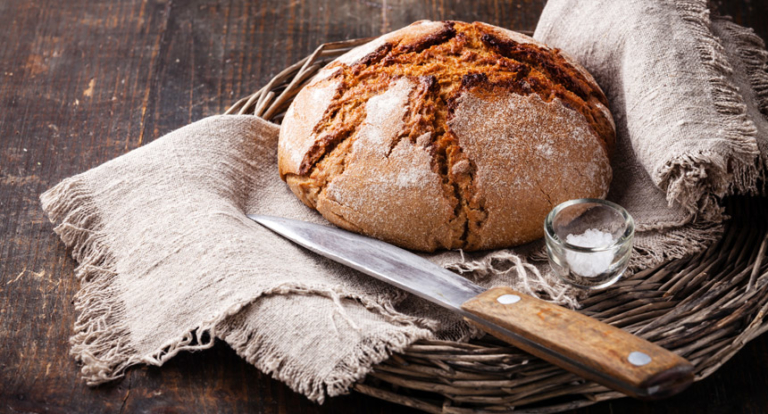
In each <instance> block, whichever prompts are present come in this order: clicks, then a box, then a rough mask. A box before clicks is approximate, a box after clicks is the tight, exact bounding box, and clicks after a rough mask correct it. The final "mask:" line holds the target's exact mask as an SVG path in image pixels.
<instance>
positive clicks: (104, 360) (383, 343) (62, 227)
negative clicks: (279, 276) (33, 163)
mask: <svg viewBox="0 0 768 414" xmlns="http://www.w3.org/2000/svg"><path fill="white" fill-rule="evenodd" d="M40 199H41V202H42V204H43V208H44V210H45V211H47V212H48V216H49V218H50V219H51V221H52V222H54V223H56V224H57V225H56V227H55V229H54V231H55V232H56V233H57V234H58V235H59V236H60V237H61V239H62V240H63V241H64V243H65V244H66V245H67V246H68V247H70V248H71V249H72V257H73V258H74V259H75V260H77V261H78V262H79V263H80V264H79V266H78V267H77V269H76V276H77V278H78V279H79V280H80V282H81V288H80V290H79V291H78V293H77V294H76V295H75V309H76V310H77V312H78V317H77V321H76V322H75V328H74V331H75V333H74V335H73V336H72V337H71V338H70V343H71V345H72V349H71V351H70V353H71V354H72V355H73V356H74V357H75V358H76V360H77V361H78V362H80V363H82V369H81V374H82V377H83V378H84V379H85V380H86V382H87V384H88V385H91V386H93V385H98V384H102V383H105V382H109V381H112V380H115V379H118V378H120V377H122V376H124V375H125V370H126V369H127V368H129V367H131V366H133V365H136V364H140V363H144V364H149V365H155V366H160V365H163V364H164V363H165V362H166V361H167V360H169V359H170V358H172V357H174V356H175V355H176V354H178V353H179V352H181V351H197V350H203V349H208V348H210V347H212V346H213V343H214V339H215V338H216V337H217V335H218V332H217V327H218V326H219V324H220V323H221V322H222V321H224V320H225V319H227V318H228V317H230V316H232V315H235V314H236V313H238V312H240V311H241V310H242V308H243V307H244V306H246V305H248V304H249V303H252V302H253V301H255V300H258V299H259V298H260V297H262V296H264V295H275V294H282V295H288V294H302V295H320V296H324V297H327V298H329V299H331V300H333V301H334V303H335V304H336V312H338V314H339V315H340V316H341V317H342V318H343V319H344V320H345V321H346V322H347V323H349V324H350V326H352V327H357V325H356V324H355V322H354V321H353V320H352V319H351V318H350V317H349V316H348V315H347V313H346V312H345V310H344V308H343V306H342V304H341V300H354V301H357V302H358V303H360V304H362V305H363V306H364V307H365V308H366V309H368V310H369V311H372V312H375V313H377V314H379V315H380V316H381V317H383V318H384V319H386V320H387V321H388V322H391V323H394V324H402V325H413V326H417V327H420V328H423V332H425V334H423V335H416V334H410V333H401V334H398V335H394V336H388V337H386V338H375V339H372V340H371V341H366V342H365V343H363V344H362V345H361V346H360V347H359V348H358V349H357V350H356V352H355V353H354V354H352V355H350V356H348V357H347V358H346V359H345V360H344V361H342V364H341V365H340V367H339V370H338V371H335V372H336V373H335V375H334V376H333V377H331V378H328V379H326V380H323V381H320V380H317V379H315V378H313V377H312V376H310V375H307V374H302V373H301V372H299V371H300V370H299V369H298V368H291V367H288V366H285V365H284V364H282V358H281V355H280V353H279V351H278V350H277V349H270V348H266V347H263V346H262V345H261V344H262V343H263V342H264V341H263V340H260V339H259V338H258V337H256V338H251V336H252V335H253V334H252V333H249V334H248V335H244V336H242V337H239V338H233V340H234V342H230V343H231V344H232V346H233V348H235V350H236V351H237V352H238V353H239V354H240V355H241V356H242V357H243V358H245V359H246V360H247V361H248V362H250V363H252V364H254V365H256V366H257V367H258V368H259V369H261V370H263V371H264V372H266V373H268V374H271V375H272V376H273V377H274V378H276V379H278V380H280V381H283V382H285V383H286V384H288V386H290V387H291V388H292V389H294V390H295V391H297V392H300V393H302V394H304V395H307V396H308V397H309V398H310V399H311V400H314V401H318V402H320V403H322V402H323V400H324V398H325V396H326V394H327V395H329V396H334V395H339V394H343V393H346V392H348V389H349V387H350V386H351V384H352V383H354V382H356V381H358V380H361V379H362V378H363V377H365V375H367V374H368V373H369V372H370V371H371V370H372V369H373V365H375V364H377V363H379V362H382V361H384V360H386V359H387V358H389V357H390V356H391V354H392V353H393V352H401V351H403V350H405V348H407V347H408V346H409V345H410V344H411V343H413V342H414V341H416V340H418V339H424V338H428V337H431V336H432V333H431V330H434V329H436V328H437V327H436V326H435V324H434V322H432V321H428V320H424V319H421V318H415V317H412V316H408V315H405V314H403V313H400V312H398V311H397V310H396V309H395V306H394V304H393V303H391V302H390V301H389V300H388V299H385V298H369V297H363V296H357V295H349V294H344V293H341V292H336V291H332V290H328V289H323V288H314V287H311V286H298V285H281V286H278V287H276V288H274V289H270V290H267V291H264V292H262V293H261V294H260V295H259V296H257V297H255V298H253V299H252V300H251V301H248V302H246V303H241V304H237V305H235V306H232V307H231V308H230V309H228V310H227V311H226V312H224V313H223V314H222V315H220V316H219V317H217V318H216V319H214V320H210V321H203V322H202V323H201V324H200V325H199V326H198V327H196V328H194V329H192V330H190V331H189V332H187V333H185V334H183V335H181V336H180V337H178V338H175V339H174V340H172V341H169V342H168V343H166V344H165V345H164V346H162V347H160V349H158V350H156V351H155V352H153V353H152V354H150V355H144V356H142V355H138V354H137V352H136V350H135V349H134V348H133V347H132V346H131V344H130V332H129V330H128V327H127V326H126V325H125V323H124V322H122V321H123V320H124V319H125V304H124V303H123V302H122V300H120V298H119V295H118V294H117V293H116V292H115V289H117V288H116V286H115V284H114V282H115V276H116V275H117V272H116V267H115V258H114V256H113V255H112V253H111V250H110V248H109V246H110V243H109V241H108V240H106V237H105V236H104V234H103V233H102V232H101V230H102V229H103V224H102V222H101V218H100V215H99V212H98V209H97V208H96V207H95V204H94V203H93V201H92V197H91V195H90V193H89V191H88V189H87V188H86V186H85V185H84V184H83V183H81V182H80V181H78V180H77V177H73V178H72V179H68V180H65V181H63V182H62V183H61V184H59V185H57V186H56V187H54V188H52V189H50V190H49V191H47V192H45V193H44V194H42V195H41V196H40ZM88 229H90V230H88ZM395 299H396V298H395ZM356 330H359V328H356ZM228 339H229V338H228Z"/></svg>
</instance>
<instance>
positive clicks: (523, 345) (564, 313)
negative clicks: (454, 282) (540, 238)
mask: <svg viewBox="0 0 768 414" xmlns="http://www.w3.org/2000/svg"><path fill="white" fill-rule="evenodd" d="M461 307H462V309H464V310H465V311H466V312H469V313H470V314H472V315H474V317H470V318H467V320H469V321H470V322H473V323H475V324H476V325H477V326H478V327H479V328H480V329H482V330H484V331H485V332H487V333H489V334H491V335H493V336H495V337H497V338H499V339H502V340H504V341H505V342H508V343H510V344H512V345H514V346H516V347H518V348H520V349H522V350H524V351H526V352H528V353H530V354H532V355H535V356H537V357H539V358H542V359H544V360H547V361H549V362H551V363H553V364H555V365H557V366H559V367H561V368H564V369H566V370H568V371H571V372H573V373H576V374H578V375H580V376H582V377H584V378H587V379H590V380H593V381H595V382H597V383H600V384H602V385H605V386H606V387H609V388H612V389H614V390H617V391H621V392H623V393H624V394H627V395H629V396H632V397H635V398H641V399H659V398H664V397H668V396H671V395H674V394H677V393H678V392H680V391H682V390H684V389H685V388H686V387H688V385H690V384H691V383H692V382H693V365H692V364H691V363H690V362H688V361H687V360H686V359H684V358H682V357H680V356H678V355H676V354H674V353H672V352H670V351H667V350H666V349H664V348H662V347H660V346H657V345H654V344H652V343H650V342H648V341H646V340H644V339H641V338H639V337H637V336H634V335H632V334H630V333H628V332H626V331H623V330H621V329H619V328H616V327H613V326H610V325H607V324H604V323H602V322H600V321H598V320H597V319H594V318H590V317H588V316H586V315H582V314H580V313H578V312H575V311H572V310H569V309H566V308H563V307H560V306H557V305H554V304H551V303H548V302H545V301H543V300H540V299H536V298H534V297H531V296H528V295H525V294H523V293H520V292H517V291H514V290H512V289H510V288H507V287H496V288H492V289H489V290H487V291H485V292H483V293H481V294H479V295H477V296H475V297H474V298H472V299H470V300H468V301H467V302H465V303H464V304H463V305H461ZM487 322H490V323H491V324H492V325H491V324H487ZM493 325H496V326H493ZM499 327H501V328H503V329H498V328H499ZM505 330H506V332H505ZM510 333H511V335H510Z"/></svg>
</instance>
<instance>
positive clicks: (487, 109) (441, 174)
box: [278, 21, 615, 251]
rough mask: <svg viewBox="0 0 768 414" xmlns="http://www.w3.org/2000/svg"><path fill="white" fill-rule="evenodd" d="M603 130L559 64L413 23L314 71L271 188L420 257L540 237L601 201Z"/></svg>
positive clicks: (534, 45)
mask: <svg viewBox="0 0 768 414" xmlns="http://www.w3.org/2000/svg"><path fill="white" fill-rule="evenodd" d="M614 145H615V128H614V125H613V119H612V118H611V115H610V112H608V110H607V101H606V100H605V96H604V94H603V93H602V91H601V90H600V88H599V87H598V86H597V84H596V83H595V81H594V79H593V78H592V77H591V76H590V75H589V73H587V72H586V70H584V69H583V68H582V67H581V66H579V65H578V64H577V63H576V62H574V61H573V59H572V58H570V57H568V56H566V55H564V54H563V53H562V52H560V51H558V50H556V49H550V48H549V47H547V46H546V45H543V44H542V43H540V42H537V41H535V40H534V39H531V38H529V37H527V36H524V35H522V34H519V33H515V32H511V31H509V30H506V29H501V28H498V27H495V26H491V25H487V24H484V23H472V24H467V23H461V22H430V21H420V22H416V23H414V24H412V25H411V26H408V27H406V28H403V29H401V30H398V31H395V32H392V33H389V34H387V35H384V36H382V37H380V38H378V39H376V40H374V41H372V42H370V43H368V44H366V45H363V46H361V47H359V48H356V49H354V50H352V51H350V52H348V53H347V54H345V55H344V56H342V57H340V58H338V59H337V60H336V61H334V62H333V63H331V64H330V65H328V66H327V67H326V68H324V69H323V70H322V71H320V73H318V75H317V76H316V77H315V78H314V79H313V80H312V81H311V82H310V84H309V85H308V86H307V87H305V88H304V89H303V90H302V91H301V92H300V93H299V94H298V96H297V97H296V99H295V100H294V102H293V103H292V104H291V107H290V108H289V110H288V112H287V113H286V116H285V119H284V120H283V125H282V127H281V131H280V140H279V145H278V165H279V170H280V175H281V177H282V178H283V179H284V180H285V181H286V182H287V183H288V185H289V187H290V188H291V190H292V191H293V192H294V193H295V194H296V195H297V196H298V197H299V198H300V199H301V200H302V201H303V202H304V203H305V204H307V205H308V206H310V207H312V208H316V209H317V210H318V211H319V212H320V213H321V214H323V216H325V217H326V218H327V219H328V220H329V221H331V222H333V223H334V224H336V225H339V226H340V227H343V228H346V229H349V230H352V231H356V232H360V233H363V234H367V235H370V236H373V237H377V238H380V239H383V240H386V241H388V242H391V243H395V244H398V245H400V246H403V247H406V248H410V249H414V250H422V251H434V250H437V249H451V248H462V249H465V250H481V249H490V248H499V247H509V246H514V245H519V244H523V243H527V242H530V241H532V240H534V239H536V238H539V237H541V236H542V234H543V230H542V222H543V219H544V217H545V216H546V214H547V213H548V212H549V210H550V209H551V208H552V207H554V205H556V204H558V203H560V202H563V201H566V200H568V199H572V198H581V197H605V195H606V194H607V191H608V186H609V184H610V179H611V169H610V162H609V158H610V154H611V152H612V149H613V146H614Z"/></svg>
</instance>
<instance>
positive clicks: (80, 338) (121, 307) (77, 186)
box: [40, 177, 140, 385]
mask: <svg viewBox="0 0 768 414" xmlns="http://www.w3.org/2000/svg"><path fill="white" fill-rule="evenodd" d="M40 200H41V202H42V204H43V209H44V210H45V211H47V212H48V216H49V218H50V219H51V221H52V222H53V223H56V224H57V226H56V227H55V228H54V231H55V232H56V233H57V234H58V235H59V237H61V239H62V240H63V241H64V244H66V245H67V246H68V247H70V248H71V249H72V257H73V258H74V259H75V260H76V261H77V262H78V263H79V266H78V267H77V268H76V269H75V277H77V278H78V279H79V280H80V282H81V288H80V290H79V291H78V292H77V293H76V294H75V300H74V303H75V310H76V311H77V312H78V316H77V320H76V321H75V327H74V329H75V334H74V335H73V336H72V337H71V338H70V344H71V345H72V349H71V351H70V354H71V355H73V356H74V357H75V358H76V359H77V360H78V361H79V362H81V363H82V364H83V367H82V369H81V373H82V376H83V378H84V379H85V380H86V382H87V383H88V385H97V384H101V383H104V382H108V381H111V380H114V379H116V378H120V377H122V376H123V372H124V371H125V369H126V368H128V367H129V366H131V365H135V364H137V363H139V362H140V360H139V358H138V357H136V356H135V355H136V352H135V351H134V350H133V348H132V347H131V344H130V341H129V337H130V335H129V332H128V327H127V326H126V325H125V324H124V323H122V322H121V321H122V320H124V318H123V316H124V313H125V304H124V303H123V302H122V301H121V300H120V299H119V297H118V296H117V295H116V294H115V292H114V290H113V285H112V282H113V281H114V278H115V275H116V273H115V265H114V264H115V259H114V256H112V254H111V253H110V250H109V247H108V246H109V243H108V241H107V240H105V237H104V235H103V234H102V233H101V229H102V223H101V219H100V217H99V213H98V210H97V209H96V207H95V206H94V204H93V203H92V201H91V196H90V193H89V191H88V189H87V188H86V187H85V186H84V185H82V184H81V183H80V182H79V181H78V180H77V177H74V178H70V179H68V180H65V181H63V182H62V183H61V184H59V185H57V186H56V187H54V188H52V189H50V190H48V191H47V192H45V193H43V194H42V195H41V196H40Z"/></svg>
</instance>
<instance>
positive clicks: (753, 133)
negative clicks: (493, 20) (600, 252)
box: [534, 0, 768, 221]
mask: <svg viewBox="0 0 768 414" xmlns="http://www.w3.org/2000/svg"><path fill="white" fill-rule="evenodd" d="M709 14H710V13H709V9H708V7H707V2H706V1H703V0H658V1H651V0H635V1H620V2H619V1H612V0H589V1H579V0H554V1H549V2H547V5H546V7H545V8H544V11H543V12H542V15H541V18H540V19H539V23H538V26H537V27H536V32H535V34H534V37H535V38H537V39H539V40H541V41H543V42H545V43H547V44H549V45H551V46H554V47H558V48H561V49H563V50H565V51H567V52H569V53H570V54H571V55H573V57H575V58H576V60H577V61H579V62H580V63H581V64H582V65H584V66H585V67H586V68H587V69H588V70H589V71H590V73H592V75H593V76H594V77H595V79H596V80H597V82H598V83H599V84H600V85H601V86H602V87H603V90H604V91H605V93H606V95H607V96H608V100H609V102H610V105H611V110H612V112H613V114H614V116H615V120H616V124H617V125H616V126H617V130H618V134H619V136H620V137H622V138H624V141H625V142H624V143H623V144H624V145H630V144H631V147H632V151H633V153H634V155H635V157H634V158H635V159H636V161H637V166H642V167H643V168H644V169H645V170H646V171H647V172H648V173H649V175H650V178H651V180H652V182H653V183H654V184H656V186H658V187H659V188H661V189H663V190H664V191H665V192H666V198H667V200H668V202H669V205H670V207H674V206H675V205H676V204H679V205H680V206H682V207H683V208H684V209H685V210H686V214H687V215H689V216H694V215H698V216H700V218H702V219H705V220H709V221H718V220H720V219H721V217H720V215H721V212H722V210H721V208H720V206H719V205H718V201H717V200H718V198H720V197H723V196H725V195H728V194H733V193H740V194H755V193H757V190H758V181H759V179H760V178H763V179H764V178H765V171H766V170H765V169H766V164H765V159H766V158H765V154H766V153H768V152H766V140H767V139H768V138H766V134H768V129H765V125H764V124H765V122H766V121H765V118H764V114H766V113H767V112H766V111H767V109H766V107H768V86H767V85H768V75H766V73H765V69H766V67H765V62H766V55H765V50H764V49H765V45H764V44H763V42H762V41H761V40H760V38H758V37H757V36H755V35H754V33H752V32H751V30H748V29H745V28H742V27H739V26H738V25H736V24H733V23H731V24H729V25H726V24H725V22H723V21H720V20H716V24H715V25H714V27H713V24H712V23H711V21H710V16H709ZM724 46H725V47H724ZM726 51H728V52H726ZM761 111H762V113H761ZM756 123H759V124H762V126H763V129H762V131H758V127H757V125H756ZM758 139H759V140H761V141H762V146H761V147H760V148H758V144H757V141H758ZM760 150H762V155H760V152H761V151H760ZM627 164H629V163H627ZM614 184H617V185H614V187H613V188H614V189H617V188H618V187H619V185H622V184H623V183H622V182H621V181H620V180H619V181H617V182H615V183H614Z"/></svg>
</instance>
